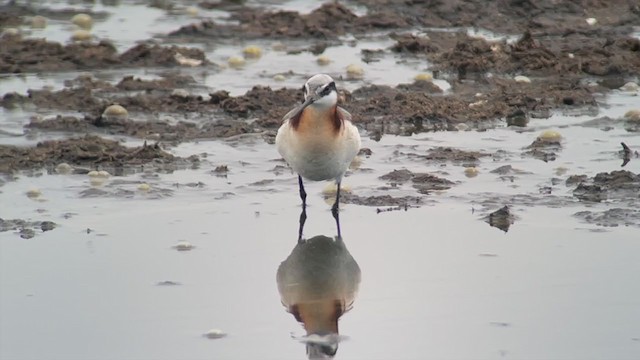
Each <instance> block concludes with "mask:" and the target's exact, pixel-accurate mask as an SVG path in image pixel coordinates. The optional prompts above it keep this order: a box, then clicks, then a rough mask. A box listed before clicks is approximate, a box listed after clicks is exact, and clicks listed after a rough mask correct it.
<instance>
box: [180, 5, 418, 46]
mask: <svg viewBox="0 0 640 360" xmlns="http://www.w3.org/2000/svg"><path fill="white" fill-rule="evenodd" d="M231 20H233V21H237V22H238V23H239V24H240V25H223V24H218V23H215V22H213V21H211V20H205V21H203V22H200V23H196V24H191V25H187V26H183V27H181V28H180V29H178V30H176V31H174V32H172V33H170V34H169V35H170V36H190V37H191V36H203V37H214V38H221V37H222V38H229V37H234V38H237V37H242V38H264V37H269V38H305V39H306V38H316V39H334V40H335V39H338V37H340V36H343V35H345V34H347V33H365V32H367V31H371V30H375V29H391V28H403V27H406V26H407V22H406V21H405V20H404V19H402V18H401V17H399V16H397V15H395V14H394V13H393V12H390V11H384V10H383V11H379V12H372V13H369V14H367V15H364V16H357V15H355V14H354V13H353V12H352V11H351V10H349V9H348V8H346V7H345V6H344V5H342V4H340V3H337V2H335V3H334V2H331V3H326V4H323V5H322V6H320V7H319V8H317V9H315V10H313V11H312V12H311V13H309V14H307V15H302V14H300V13H298V12H296V11H277V12H270V11H264V10H262V9H256V8H248V7H247V8H242V9H239V10H237V11H235V12H234V13H233V14H232V16H231Z"/></svg>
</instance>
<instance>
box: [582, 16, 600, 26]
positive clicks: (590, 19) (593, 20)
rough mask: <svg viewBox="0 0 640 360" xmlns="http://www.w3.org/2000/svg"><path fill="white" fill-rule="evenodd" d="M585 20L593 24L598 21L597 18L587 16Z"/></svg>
mask: <svg viewBox="0 0 640 360" xmlns="http://www.w3.org/2000/svg"><path fill="white" fill-rule="evenodd" d="M585 21H586V22H587V24H589V25H591V26H593V25H595V24H596V23H597V22H598V20H597V19H596V18H587V19H586V20H585Z"/></svg>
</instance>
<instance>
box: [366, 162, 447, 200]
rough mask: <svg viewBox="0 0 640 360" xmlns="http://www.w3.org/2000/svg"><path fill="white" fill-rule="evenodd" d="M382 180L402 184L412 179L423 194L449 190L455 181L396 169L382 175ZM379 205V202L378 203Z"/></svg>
mask: <svg viewBox="0 0 640 360" xmlns="http://www.w3.org/2000/svg"><path fill="white" fill-rule="evenodd" d="M380 179H381V180H385V181H386V182H387V183H389V184H392V185H395V184H402V183H405V182H407V181H411V182H412V184H413V187H414V188H416V189H418V192H419V193H421V194H428V193H429V192H430V191H434V190H447V189H449V188H451V186H452V185H454V184H455V183H454V182H453V181H450V180H447V179H444V178H441V177H438V176H435V175H431V174H427V173H413V172H411V171H409V170H406V169H403V170H394V171H392V172H390V173H388V174H385V175H382V176H381V177H380ZM376 205H377V204H376ZM380 205H387V206H393V205H405V204H402V203H391V204H380Z"/></svg>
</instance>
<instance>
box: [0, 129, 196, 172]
mask: <svg viewBox="0 0 640 360" xmlns="http://www.w3.org/2000/svg"><path fill="white" fill-rule="evenodd" d="M0 160H1V161H0V164H1V165H0V173H9V172H13V171H16V170H22V169H35V168H42V167H54V166H56V165H57V164H59V163H63V162H64V163H68V164H71V165H82V166H89V167H96V166H103V167H104V166H108V167H115V168H122V167H130V166H139V165H143V164H149V163H151V164H156V165H158V166H162V165H166V164H176V163H184V164H187V163H189V162H194V161H198V159H197V157H192V158H190V159H188V160H186V159H182V158H179V157H175V156H173V155H171V154H169V153H167V152H166V151H164V150H162V148H161V147H160V146H159V145H158V144H152V145H147V144H144V145H143V146H139V147H125V146H123V145H121V144H120V143H118V142H117V141H112V140H106V139H103V138H100V137H98V136H93V135H87V136H84V137H82V138H74V139H67V140H51V141H43V142H40V143H38V144H37V145H36V146H35V147H29V148H23V147H17V146H8V145H0Z"/></svg>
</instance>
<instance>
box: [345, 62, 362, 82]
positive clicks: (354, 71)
mask: <svg viewBox="0 0 640 360" xmlns="http://www.w3.org/2000/svg"><path fill="white" fill-rule="evenodd" d="M363 76H364V69H363V68H362V66H360V65H358V64H349V65H348V66H347V78H349V79H362V77H363Z"/></svg>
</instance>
